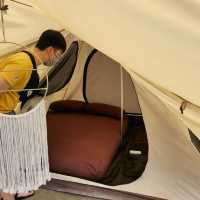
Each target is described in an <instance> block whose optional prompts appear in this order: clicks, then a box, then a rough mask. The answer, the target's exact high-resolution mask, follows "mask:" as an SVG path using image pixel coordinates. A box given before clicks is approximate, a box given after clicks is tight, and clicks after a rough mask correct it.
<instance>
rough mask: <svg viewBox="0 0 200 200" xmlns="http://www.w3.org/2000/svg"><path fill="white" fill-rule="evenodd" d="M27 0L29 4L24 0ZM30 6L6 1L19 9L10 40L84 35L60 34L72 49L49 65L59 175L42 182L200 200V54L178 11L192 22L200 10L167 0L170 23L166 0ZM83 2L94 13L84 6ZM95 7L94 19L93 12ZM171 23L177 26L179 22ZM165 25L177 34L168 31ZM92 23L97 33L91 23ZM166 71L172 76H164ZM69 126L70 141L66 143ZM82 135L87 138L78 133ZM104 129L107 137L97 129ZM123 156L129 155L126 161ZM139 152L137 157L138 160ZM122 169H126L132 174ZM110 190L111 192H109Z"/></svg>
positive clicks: (130, 195) (11, 17)
mask: <svg viewBox="0 0 200 200" xmlns="http://www.w3.org/2000/svg"><path fill="white" fill-rule="evenodd" d="M23 2H25V3H30V2H29V1H27V0H23ZM33 2H34V3H35V5H34V6H35V7H34V9H33V8H28V7H27V8H25V7H20V6H13V5H15V4H14V3H13V2H10V1H8V2H6V3H8V4H9V7H12V6H13V9H10V11H12V12H13V13H12V14H11V13H10V11H8V15H7V16H6V17H7V19H6V20H7V25H8V26H7V27H8V28H7V31H6V32H7V38H8V40H9V41H15V42H17V43H19V44H23V45H31V44H33V42H34V41H36V39H37V37H38V36H39V34H40V33H41V32H42V30H45V29H47V28H54V29H60V30H61V29H63V27H67V28H68V30H69V31H70V32H72V33H75V34H77V36H78V37H79V38H77V37H75V36H74V35H72V34H70V33H69V32H67V31H66V32H64V34H65V36H66V40H67V44H68V47H69V48H68V50H67V52H66V54H65V57H63V61H60V63H59V64H57V69H59V70H58V71H56V68H53V69H52V70H50V71H49V73H48V76H49V91H48V95H47V97H46V104H47V109H48V114H47V120H48V131H49V142H50V143H49V155H50V165H51V170H52V178H53V180H52V182H50V183H49V184H48V185H47V186H46V188H49V189H53V190H56V191H64V192H66V191H69V192H77V193H80V194H84V195H90V196H93V197H95V196H96V197H99V198H104V199H116V200H117V199H120V200H121V199H134V198H135V199H156V198H151V197H149V196H155V197H158V198H164V199H172V200H173V199H174V200H179V199H181V200H182V199H188V200H196V199H199V196H200V193H199V191H200V190H199V180H200V173H199V168H200V156H199V152H198V150H197V149H198V145H199V139H198V138H199V131H198V130H199V120H198V119H199V118H198V117H197V116H199V107H198V106H197V105H199V102H198V92H194V90H193V89H191V88H192V84H193V83H197V85H198V83H199V82H198V79H197V77H196V76H195V74H198V73H195V72H197V71H196V68H194V67H193V66H198V58H199V56H198V57H196V54H194V52H199V51H198V50H199V45H198V41H199V36H197V35H195V33H196V32H195V33H194V32H192V30H196V29H194V27H192V28H188V26H184V24H183V23H180V21H179V19H180V16H178V14H177V13H179V14H181V16H185V19H186V20H185V21H187V20H188V22H190V20H193V19H196V17H197V15H195V16H194V17H193V18H192V17H189V18H188V16H187V14H185V10H187V9H179V8H182V7H181V6H182V4H181V3H180V2H179V3H180V7H179V6H177V5H176V2H172V1H170V2H168V3H167V2H166V5H167V6H169V7H170V8H171V6H172V5H173V6H174V8H175V9H172V10H170V9H169V10H170V12H171V15H170V16H171V18H170V19H172V21H170V20H169V21H168V20H166V18H165V17H166V16H164V15H162V14H163V13H166V12H164V11H165V10H166V6H165V4H164V3H161V1H159V4H156V5H154V4H151V6H150V5H149V3H147V2H146V1H143V0H141V1H140V2H132V3H131V4H129V3H130V2H129V1H120V2H121V3H120V4H119V2H116V1H115V2H114V3H113V4H114V5H115V6H114V5H112V6H107V5H109V4H110V3H108V4H107V3H105V2H104V3H105V5H104V3H103V4H102V3H101V2H102V1H98V0H97V1H92V3H91V2H90V1H89V0H86V1H84V3H83V2H82V3H81V2H79V3H80V5H79V4H76V5H75V1H71V2H70V1H68V5H67V7H68V8H69V9H68V12H66V8H65V6H63V5H65V2H66V1H65V0H60V4H56V5H55V4H54V3H52V4H49V0H43V1H36V0H33ZM36 2H37V3H36ZM110 2H112V1H110ZM34 3H33V4H34ZM193 3H194V2H193ZM111 4H112V3H111ZM111 4H110V5H111ZM121 4H122V5H123V6H120V5H121ZM132 4H133V5H132ZM174 4H175V5H174ZM44 5H45V6H44ZM74 5H75V6H74ZM83 5H84V8H85V9H86V10H88V12H82V11H83V9H82V8H83ZM86 5H87V6H86ZM97 5H98V6H97ZM184 5H185V2H183V6H184ZM191 5H192V4H191ZM37 6H39V7H41V8H44V10H46V9H47V10H49V12H50V13H53V14H52V16H53V17H55V18H59V20H60V21H61V22H62V24H64V25H65V26H63V25H58V23H57V21H56V20H55V18H53V17H52V18H49V16H48V17H47V16H46V17H44V15H43V14H44V13H43V12H41V10H40V9H38V7H37ZM99 7H100V8H102V9H103V10H104V11H105V12H104V17H103V18H102V17H99V16H101V14H102V12H100V13H99V10H102V9H99ZM55 8H56V9H55ZM90 8H92V9H90ZM118 8H120V9H118ZM184 8H188V11H189V12H188V13H189V14H191V13H192V12H190V11H191V9H192V8H194V6H189V7H188V6H184ZM195 8H196V7H195ZM129 9H130V10H129ZM92 10H93V11H94V12H93V18H92V19H91V17H88V16H87V14H90V13H91V12H90V11H92ZM110 10H112V11H113V12H112V14H111V12H110ZM127 10H129V11H132V12H130V13H129V12H127ZM58 11H59V12H60V13H57V12H58ZM55 13H57V14H56V15H55ZM77 13H79V14H80V17H81V18H82V20H85V21H87V22H88V23H77V24H76V20H73V19H76V17H77ZM131 13H134V15H135V17H133V15H132V14H131ZM152 13H154V14H152ZM182 14H184V15H182ZM25 15H26V16H27V17H26V18H25V17H24V16H25ZM177 16H178V17H177ZM16 19H20V22H19V24H20V26H16V23H15V22H16ZM181 19H182V18H181ZM59 20H58V21H59ZM95 20H96V21H95ZM105 20H106V21H108V23H105ZM39 21H40V23H38V22H39ZM133 21H134V23H132V22H133ZM197 21H199V20H197ZM197 21H195V22H197ZM119 22H124V23H119ZM169 22H170V23H169ZM172 22H173V23H172ZM174 22H176V24H179V25H180V24H181V25H180V26H177V27H175V26H174V24H175V23H174ZM192 22H194V21H192ZM96 24H98V26H95V25H96ZM110 24H113V25H114V26H113V27H111V26H110ZM158 24H159V25H161V24H162V25H163V26H158ZM188 24H191V26H193V25H196V23H188ZM28 25H29V26H28ZM164 25H165V26H166V27H168V28H169V30H170V31H171V32H170V31H169V32H168V31H166V28H164ZM94 26H95V27H96V29H89V28H88V27H94ZM138 27H140V29H138ZM195 27H200V26H195ZM182 28H183V29H182ZM13 30H15V31H13ZM25 30H26V31H25ZM33 30H34V31H33ZM183 30H184V31H183ZM183 32H185V33H187V34H182V33H183ZM13 33H15V34H13ZM113 33H114V35H113ZM102 34H104V37H102ZM124 34H125V35H126V37H125V36H124ZM122 35H123V39H122ZM133 35H134V40H133ZM172 36H173V37H172ZM149 38H150V39H149ZM1 39H2V40H3V38H1ZM83 40H84V41H86V42H84V41H83ZM89 44H90V45H89ZM174 44H176V45H174ZM185 44H187V47H188V48H185ZM183 47H184V48H183ZM95 48H96V49H99V50H95ZM0 49H1V51H0V53H1V55H2V53H5V52H7V50H8V52H15V49H12V48H7V47H6V48H0ZM183 49H184V51H183ZM4 50H6V51H4ZM158 55H159V56H158ZM183 55H184V56H183ZM163 60H164V61H165V62H163ZM61 62H63V63H61ZM119 63H121V64H122V66H121V65H120V64H119ZM191 63H193V64H194V63H195V64H194V65H191ZM175 66H176V67H177V68H178V69H177V71H181V70H180V69H183V70H182V72H184V73H186V72H187V73H186V74H187V75H188V76H186V77H188V80H190V81H189V83H188V85H186V84H184V83H185V78H182V76H181V75H180V74H178V73H174V67H175ZM180 66H181V68H180ZM187 69H188V70H187ZM191 69H192V70H191ZM54 70H55V71H54ZM175 71H176V70H175ZM178 75H179V76H178ZM63 76H64V77H63ZM169 77H171V81H167V80H168V79H169ZM177 77H178V78H177ZM183 77H184V76H183ZM42 85H46V80H45V79H42V80H41V86H42ZM193 85H194V84H193ZM122 88H123V90H122ZM40 95H43V94H34V97H32V98H31V99H30V100H29V101H28V102H27V104H26V105H24V108H23V110H22V112H24V111H25V110H26V109H29V108H31V107H30V105H31V106H34V105H35V104H37V102H38V101H40V98H41V97H40ZM182 97H184V98H186V99H187V100H188V99H189V100H190V101H188V105H187V107H186V109H185V110H184V114H183V113H180V110H179V108H180V105H181V103H182V100H183V99H182ZM190 102H192V103H190ZM193 122H194V123H193ZM100 124H103V125H102V126H101V125H100ZM57 125H58V126H57ZM111 125H112V126H111ZM133 125H134V126H133ZM135 128H136V129H137V130H135ZM188 128H190V129H191V132H190V134H191V137H190V135H189V131H188ZM80 129H81V131H83V132H80ZM133 129H134V130H133ZM90 130H92V131H93V132H95V133H96V135H93V134H92V136H91V135H90V140H88V138H89V134H88V133H89V132H90ZM66 132H68V133H69V136H70V141H69V140H67V139H66V140H65V139H64V138H65V137H64V136H65V134H66ZM78 132H79V133H83V134H84V135H76V133H78ZM102 132H103V133H104V134H105V135H103V136H102V135H100V134H101V133H102ZM59 133H60V134H59ZM131 133H137V135H136V134H131ZM109 134H110V135H109ZM85 136H87V137H85ZM108 136H109V138H108V140H107V137H108ZM134 136H137V137H135V138H134ZM140 136H141V137H140ZM129 137H130V138H131V139H129ZM97 138H98V140H97ZM99 138H100V139H101V140H100V139H99ZM191 139H192V141H193V143H192V142H191ZM88 141H90V143H88ZM77 142H80V143H78V144H77ZM129 142H135V143H134V146H132V145H133V144H131V147H130V148H129ZM58 144H61V145H58ZM75 144H76V145H77V147H76V148H74V147H75ZM106 144H107V145H106ZM193 144H195V145H193ZM102 146H103V148H100V147H102ZM195 146H196V147H195ZM123 147H124V149H123ZM127 147H128V148H127ZM82 149H84V150H87V151H88V152H86V151H82ZM90 149H92V151H90ZM86 153H87V155H89V156H86ZM74 154H75V156H73V155H74ZM121 154H122V156H120V155H121ZM124 154H126V155H127V156H128V157H126V156H123V155H124ZM58 155H59V156H58ZM97 155H98V157H96V156H97ZM117 155H118V156H119V157H118V156H117ZM68 158H69V160H68ZM122 158H124V160H123V162H120V161H121V160H122ZM127 158H128V160H126V159H127ZM133 158H134V161H135V160H137V161H138V160H139V162H138V163H136V164H135V163H134V164H133V162H134V161H133V160H132V159H133ZM129 161H130V162H129ZM132 161H133V162H132ZM116 163H117V164H116ZM119 163H123V164H122V165H118V164H119ZM139 163H140V164H141V165H138V164H139ZM129 164H130V165H129ZM78 165H81V167H78ZM73 166H75V167H73ZM123 169H128V170H127V171H126V172H128V173H126V172H125V173H124V170H123ZM97 170H98V171H97ZM119 171H120V172H122V173H118V172H119ZM116 174H117V175H116ZM118 175H119V176H118ZM78 184H81V186H80V185H78ZM84 185H85V186H86V187H84V189H83V186H84ZM78 186H80V187H79V189H78V190H76V189H75V188H78ZM94 186H95V187H94ZM97 188H98V189H97ZM110 190H112V195H110V194H108V191H110ZM119 191H120V193H119ZM121 192H122V193H123V194H124V196H123V197H122V196H120V194H121ZM134 193H137V194H141V195H134ZM113 195H114V197H113ZM143 195H146V196H145V197H144V196H143Z"/></svg>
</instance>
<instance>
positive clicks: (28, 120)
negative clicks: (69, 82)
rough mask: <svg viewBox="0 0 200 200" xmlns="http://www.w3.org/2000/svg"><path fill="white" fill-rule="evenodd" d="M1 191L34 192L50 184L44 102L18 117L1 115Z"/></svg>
mask: <svg viewBox="0 0 200 200" xmlns="http://www.w3.org/2000/svg"><path fill="white" fill-rule="evenodd" d="M0 143H1V145H0V180H1V181H0V189H1V190H2V191H4V192H9V193H17V192H28V191H30V190H36V189H38V188H39V187H40V186H41V185H43V184H46V181H49V180H50V173H49V162H48V147H47V127H46V110H45V102H44V100H42V101H41V102H40V103H39V104H38V105H37V106H36V107H35V108H34V109H32V110H31V111H29V112H27V113H25V114H20V115H5V114H0Z"/></svg>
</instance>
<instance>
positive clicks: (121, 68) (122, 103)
mask: <svg viewBox="0 0 200 200" xmlns="http://www.w3.org/2000/svg"><path fill="white" fill-rule="evenodd" d="M123 81H124V80H123V67H122V66H120V86H121V139H122V138H123V118H124V116H123V114H124V83H123Z"/></svg>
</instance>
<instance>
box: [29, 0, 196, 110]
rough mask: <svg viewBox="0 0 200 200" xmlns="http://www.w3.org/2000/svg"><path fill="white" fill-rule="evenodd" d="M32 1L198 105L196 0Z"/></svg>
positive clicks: (72, 28)
mask: <svg viewBox="0 0 200 200" xmlns="http://www.w3.org/2000/svg"><path fill="white" fill-rule="evenodd" d="M32 1H33V3H34V4H35V5H38V6H39V7H41V8H42V9H44V10H45V11H47V13H48V15H49V16H50V15H51V16H53V17H54V18H57V19H58V20H59V21H60V22H61V23H62V24H63V25H64V26H65V27H66V28H67V29H68V30H70V31H71V32H72V33H74V34H76V35H78V36H79V37H80V38H82V39H83V40H85V41H87V42H88V43H89V44H91V45H92V46H94V47H95V48H97V49H99V50H100V51H102V52H103V53H105V54H107V55H108V56H110V57H112V58H113V59H115V60H116V61H118V62H119V63H121V64H122V65H123V66H126V67H128V68H129V69H132V70H134V71H135V72H137V73H139V74H140V75H142V76H143V77H145V79H148V80H149V81H151V82H153V83H155V84H156V85H159V86H161V87H163V88H165V89H167V90H169V91H171V92H173V93H175V94H177V95H178V96H181V97H183V98H184V99H186V100H188V101H190V102H192V103H193V104H196V105H198V106H200V93H199V92H198V90H197V88H198V86H199V85H200V79H199V74H200V68H199V67H198V66H199V65H200V57H199V51H200V46H199V41H200V15H199V9H200V3H199V2H198V1H197V0H190V1H188V0H177V1H174V0H168V1H165V0H157V1H153V2H152V1H146V0H140V1H132V0H126V1H123V0H118V1H116V0H109V1H105V0H85V1H70V0H60V1H59V3H57V2H55V1H53V0H52V1H49V0H43V1H40V0H32ZM50 2H51V3H50Z"/></svg>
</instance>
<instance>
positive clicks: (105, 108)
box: [85, 103, 121, 119]
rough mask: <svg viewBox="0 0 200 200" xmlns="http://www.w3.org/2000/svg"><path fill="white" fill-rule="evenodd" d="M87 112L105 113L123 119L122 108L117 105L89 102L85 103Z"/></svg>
mask: <svg viewBox="0 0 200 200" xmlns="http://www.w3.org/2000/svg"><path fill="white" fill-rule="evenodd" d="M85 112H86V113H88V114H95V115H104V116H109V117H113V118H116V119H121V109H120V108H119V107H116V106H111V105H107V104H102V103H88V104H86V105H85Z"/></svg>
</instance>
